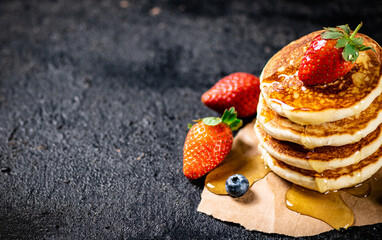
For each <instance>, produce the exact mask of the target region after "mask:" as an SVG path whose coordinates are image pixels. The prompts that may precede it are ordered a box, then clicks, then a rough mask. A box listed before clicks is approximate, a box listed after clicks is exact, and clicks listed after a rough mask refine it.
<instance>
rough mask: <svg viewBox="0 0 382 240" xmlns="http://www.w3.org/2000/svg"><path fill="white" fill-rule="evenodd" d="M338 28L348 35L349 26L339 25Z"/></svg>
mask: <svg viewBox="0 0 382 240" xmlns="http://www.w3.org/2000/svg"><path fill="white" fill-rule="evenodd" d="M337 27H338V28H341V29H342V30H343V31H344V32H345V33H346V34H348V35H349V34H350V28H349V25H347V24H345V25H340V26H337Z"/></svg>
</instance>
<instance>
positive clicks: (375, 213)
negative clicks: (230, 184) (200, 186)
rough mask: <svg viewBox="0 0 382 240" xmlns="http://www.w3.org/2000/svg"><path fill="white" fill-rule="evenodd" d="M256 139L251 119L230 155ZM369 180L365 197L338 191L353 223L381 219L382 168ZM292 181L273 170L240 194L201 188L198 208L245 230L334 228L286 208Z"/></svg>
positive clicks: (252, 147)
mask: <svg viewBox="0 0 382 240" xmlns="http://www.w3.org/2000/svg"><path fill="white" fill-rule="evenodd" d="M257 144H258V140H257V138H256V136H255V133H254V131H253V123H250V124H247V125H246V126H245V127H244V128H243V129H241V130H240V131H239V133H238V134H237V135H236V137H235V139H234V146H233V149H232V155H234V154H243V155H253V154H256V153H258V151H257ZM373 178H374V179H373V180H374V181H370V183H371V189H372V194H371V195H370V196H368V197H367V198H362V197H355V196H352V195H350V194H347V193H346V192H344V191H341V196H342V198H343V200H344V201H345V203H346V204H347V205H348V206H349V207H350V208H351V209H352V210H353V212H354V218H355V220H354V224H353V226H363V225H369V224H375V223H381V222H382V169H381V170H379V171H378V172H377V173H376V174H375V175H374V177H373ZM290 185H291V183H289V182H288V181H285V180H284V179H282V178H280V177H278V176H277V175H276V174H274V173H273V172H270V173H268V175H267V176H266V177H265V178H263V179H261V180H260V181H258V182H256V183H254V184H253V185H252V186H251V188H250V189H249V191H248V192H247V193H246V194H245V195H244V196H243V197H241V198H231V197H230V196H224V195H216V194H213V193H211V192H210V191H208V190H207V189H206V188H204V190H203V192H202V196H201V202H200V204H199V206H198V211H199V212H202V213H205V214H208V215H211V216H212V217H214V218H217V219H220V220H223V221H227V222H233V223H238V224H240V225H242V226H243V227H245V228H246V229H248V230H256V231H261V232H266V233H279V234H285V235H289V236H294V237H300V236H312V235H316V234H319V233H322V232H326V231H330V230H332V229H333V228H332V227H331V226H330V225H328V224H327V223H325V222H323V221H321V220H318V219H315V218H313V217H310V216H305V215H302V214H299V213H296V212H294V211H291V210H289V209H288V208H287V207H286V205H285V193H286V191H287V190H288V189H289V187H290Z"/></svg>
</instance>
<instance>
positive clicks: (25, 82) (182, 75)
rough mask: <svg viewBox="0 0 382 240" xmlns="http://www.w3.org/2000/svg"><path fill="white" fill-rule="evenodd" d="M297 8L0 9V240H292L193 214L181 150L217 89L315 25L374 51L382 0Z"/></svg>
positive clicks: (117, 5) (194, 195)
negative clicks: (347, 33) (350, 32)
mask: <svg viewBox="0 0 382 240" xmlns="http://www.w3.org/2000/svg"><path fill="white" fill-rule="evenodd" d="M306 2H308V1H302V0H301V1H299V0H290V1H286V0H284V1H250V0H248V1H201V0H200V1H192V0H190V1H187V0H180V1H176V0H169V1H164V0H152V1H146V0H145V1H143V0H128V1H119V0H117V1H111V0H102V1H90V0H85V1H75V0H65V1H46V0H44V1H36V0H33V1H1V2H0V123H1V124H0V168H1V171H0V238H1V239H163V238H164V239H284V238H287V237H286V236H282V235H276V234H264V233H260V232H256V231H253V232H250V231H246V230H245V229H244V228H243V227H241V226H239V225H236V224H231V223H225V222H222V221H219V220H216V219H213V218H211V217H209V216H207V215H204V214H202V213H199V212H197V211H196V208H197V206H198V203H199V201H200V194H201V191H202V188H203V179H202V180H199V181H195V182H190V181H188V180H187V179H185V177H184V176H183V174H182V148H183V143H184V139H185V136H186V133H187V123H189V122H190V121H191V120H192V119H197V118H200V117H205V116H210V115H213V116H215V115H216V114H215V113H214V112H212V111H211V110H209V109H207V108H206V107H204V106H203V105H202V103H201V102H200V96H201V94H202V93H203V92H204V91H206V90H207V89H208V88H210V87H211V86H212V85H213V84H214V83H215V82H216V81H217V80H218V79H220V78H221V77H223V76H225V75H227V74H229V73H232V72H237V71H246V72H251V73H254V74H256V75H259V74H260V71H261V69H262V68H263V66H264V65H265V63H266V62H267V60H268V59H269V58H270V57H271V56H272V55H273V54H274V53H275V52H277V51H278V50H279V49H280V48H281V47H283V46H284V45H285V44H287V43H288V42H290V41H292V40H294V39H297V38H298V37H301V36H303V35H305V34H307V33H309V32H311V31H314V30H318V29H321V27H322V26H335V25H339V24H344V23H349V24H350V25H351V26H352V27H353V28H354V27H355V26H356V25H357V24H358V23H359V22H360V21H363V22H364V27H363V28H362V29H361V32H363V33H366V34H368V35H369V36H371V37H372V38H374V39H375V40H377V41H378V42H380V43H381V42H382V31H381V25H382V4H381V2H380V1H374V2H367V1H346V0H343V1H329V0H321V1H315V2H310V3H309V4H308V3H306ZM365 211H367V209H365ZM381 232H382V224H376V225H372V226H366V227H352V228H350V229H349V230H347V231H344V232H339V231H330V232H327V233H323V234H320V235H318V236H315V237H312V238H311V239H381V238H382V233H381Z"/></svg>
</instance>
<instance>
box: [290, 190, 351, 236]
mask: <svg viewBox="0 0 382 240" xmlns="http://www.w3.org/2000/svg"><path fill="white" fill-rule="evenodd" d="M285 200H286V205H287V207H288V209H290V210H292V211H295V212H298V213H301V214H304V215H308V216H311V217H314V218H317V219H320V220H322V221H324V222H326V223H328V224H329V225H330V226H332V227H333V228H335V229H340V228H345V229H347V228H348V227H350V226H351V225H352V224H353V222H354V215H353V211H352V210H351V209H350V208H349V207H348V206H347V205H346V204H345V202H344V201H343V200H342V198H341V196H340V192H339V191H335V192H327V193H319V192H316V191H312V190H309V189H306V188H303V187H300V186H298V185H295V184H294V185H292V186H291V187H290V189H289V190H288V191H287V193H286V195H285Z"/></svg>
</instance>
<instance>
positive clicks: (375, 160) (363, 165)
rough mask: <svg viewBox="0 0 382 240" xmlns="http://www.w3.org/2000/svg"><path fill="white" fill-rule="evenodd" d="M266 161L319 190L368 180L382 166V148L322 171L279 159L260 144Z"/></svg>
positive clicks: (290, 178)
mask: <svg viewBox="0 0 382 240" xmlns="http://www.w3.org/2000/svg"><path fill="white" fill-rule="evenodd" d="M259 149H260V151H261V152H262V156H263V158H264V161H265V162H266V164H267V165H268V166H269V168H270V169H271V170H272V171H273V172H274V173H276V174H277V175H279V176H280V177H282V178H284V179H286V180H288V181H290V182H293V183H295V184H297V185H300V186H302V187H305V188H309V189H312V190H315V191H318V192H322V193H323V192H326V191H330V190H338V189H341V188H348V187H352V186H355V185H357V184H359V183H362V182H364V181H366V180H367V179H368V178H370V177H371V176H373V174H375V173H376V172H377V171H378V170H379V168H380V167H381V166H382V148H379V149H378V150H377V151H376V152H375V153H374V154H372V155H371V156H369V157H367V158H365V159H364V160H362V161H360V162H359V163H357V164H353V165H350V166H347V167H342V168H337V169H334V170H326V171H324V172H322V173H317V172H316V171H311V170H305V169H300V168H296V167H293V166H290V165H288V164H285V163H283V162H282V161H278V160H277V159H275V158H274V157H272V156H271V155H270V154H268V153H267V151H266V150H265V149H264V148H262V147H260V146H259Z"/></svg>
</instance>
